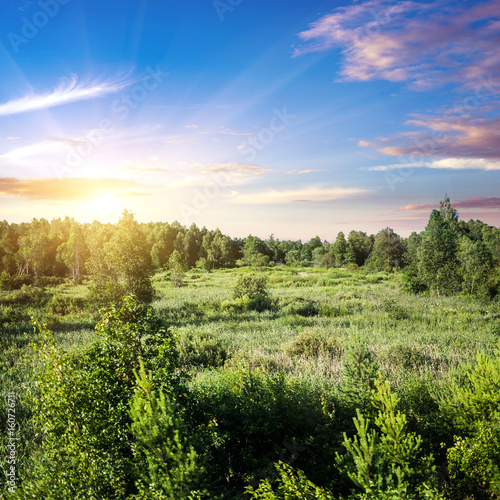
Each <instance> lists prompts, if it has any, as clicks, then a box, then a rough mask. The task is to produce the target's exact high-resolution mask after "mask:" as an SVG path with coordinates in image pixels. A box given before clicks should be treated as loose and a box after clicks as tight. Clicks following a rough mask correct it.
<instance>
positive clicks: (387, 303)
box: [382, 298, 409, 321]
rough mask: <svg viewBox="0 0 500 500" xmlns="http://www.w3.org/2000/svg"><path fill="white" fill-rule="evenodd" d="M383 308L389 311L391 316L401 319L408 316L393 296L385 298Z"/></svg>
mask: <svg viewBox="0 0 500 500" xmlns="http://www.w3.org/2000/svg"><path fill="white" fill-rule="evenodd" d="M382 309H383V310H384V311H385V312H386V313H387V315H388V316H389V318H391V319H395V320H397V321H400V320H402V319H407V318H408V316H409V315H408V313H407V312H406V310H405V309H404V308H403V307H401V306H400V305H399V304H397V303H396V301H395V300H394V299H393V298H388V299H384V300H383V301H382Z"/></svg>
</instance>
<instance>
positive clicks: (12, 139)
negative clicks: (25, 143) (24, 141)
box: [6, 136, 21, 141]
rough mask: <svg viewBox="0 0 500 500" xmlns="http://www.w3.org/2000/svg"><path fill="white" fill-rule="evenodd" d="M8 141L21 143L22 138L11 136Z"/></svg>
mask: <svg viewBox="0 0 500 500" xmlns="http://www.w3.org/2000/svg"><path fill="white" fill-rule="evenodd" d="M6 139H7V140H8V141H19V140H20V139H21V137H11V136H9V137H6Z"/></svg>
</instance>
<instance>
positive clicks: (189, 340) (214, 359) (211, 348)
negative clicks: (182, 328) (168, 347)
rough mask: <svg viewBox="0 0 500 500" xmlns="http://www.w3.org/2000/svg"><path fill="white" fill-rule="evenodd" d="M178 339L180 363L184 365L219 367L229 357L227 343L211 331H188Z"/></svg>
mask: <svg viewBox="0 0 500 500" xmlns="http://www.w3.org/2000/svg"><path fill="white" fill-rule="evenodd" d="M177 341H178V349H179V363H180V364H181V365H183V366H200V367H213V368H217V367H219V366H223V365H224V363H225V361H226V360H227V358H228V357H229V352H228V350H227V347H226V345H225V344H224V343H223V342H222V341H221V340H220V339H217V338H216V337H215V336H214V335H212V334H211V333H205V332H203V333H193V332H186V333H182V334H180V335H179V336H178V339H177Z"/></svg>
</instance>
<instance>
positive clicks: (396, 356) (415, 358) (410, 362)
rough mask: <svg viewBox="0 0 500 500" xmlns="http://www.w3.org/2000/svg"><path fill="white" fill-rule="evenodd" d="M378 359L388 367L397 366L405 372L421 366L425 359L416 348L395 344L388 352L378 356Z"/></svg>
mask: <svg viewBox="0 0 500 500" xmlns="http://www.w3.org/2000/svg"><path fill="white" fill-rule="evenodd" d="M380 359H381V361H385V362H386V363H387V364H389V365H392V366H398V367H401V368H404V369H405V370H407V369H409V368H415V367H418V366H419V365H422V364H423V363H424V362H425V359H426V357H425V356H424V354H422V352H421V350H420V349H419V348H418V347H414V346H411V345H406V344H397V345H393V346H390V347H389V348H388V350H387V351H386V352H385V353H384V354H382V355H381V356H380Z"/></svg>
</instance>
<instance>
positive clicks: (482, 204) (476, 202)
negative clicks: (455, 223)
mask: <svg viewBox="0 0 500 500" xmlns="http://www.w3.org/2000/svg"><path fill="white" fill-rule="evenodd" d="M453 206H454V207H455V208H465V209H470V208H473V209H481V208H482V209H500V198H495V197H492V198H482V197H474V198H469V199H467V200H463V201H456V202H453ZM435 208H439V205H437V204H432V203H423V204H419V205H405V206H404V207H401V208H398V210H410V211H412V210H426V211H427V210H433V209H435Z"/></svg>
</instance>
